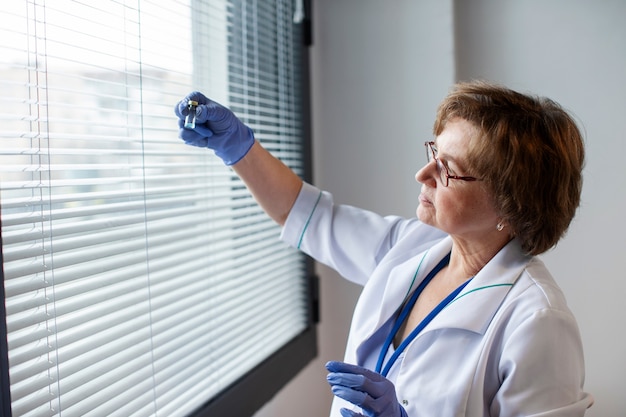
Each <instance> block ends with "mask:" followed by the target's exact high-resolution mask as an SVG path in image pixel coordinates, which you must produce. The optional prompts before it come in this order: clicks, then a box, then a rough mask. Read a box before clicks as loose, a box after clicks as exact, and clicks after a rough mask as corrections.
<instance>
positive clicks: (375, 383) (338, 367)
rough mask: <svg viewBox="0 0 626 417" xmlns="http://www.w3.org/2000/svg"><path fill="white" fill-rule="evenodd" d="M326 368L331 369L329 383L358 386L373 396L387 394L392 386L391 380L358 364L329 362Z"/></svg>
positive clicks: (377, 396) (328, 377)
mask: <svg viewBox="0 0 626 417" xmlns="http://www.w3.org/2000/svg"><path fill="white" fill-rule="evenodd" d="M326 369H328V370H329V371H331V373H330V374H328V376H327V377H326V379H327V380H328V383H329V384H331V385H343V386H346V387H351V388H356V389H358V390H360V391H364V392H367V393H368V394H369V395H370V396H372V397H373V398H379V397H380V396H382V395H385V394H386V393H387V392H388V391H389V390H390V389H391V388H392V384H391V382H390V381H388V380H387V379H386V378H385V377H383V376H382V375H380V374H378V373H376V372H373V371H370V370H369V369H366V368H363V367H360V366H357V365H351V364H348V363H344V362H328V363H327V364H326Z"/></svg>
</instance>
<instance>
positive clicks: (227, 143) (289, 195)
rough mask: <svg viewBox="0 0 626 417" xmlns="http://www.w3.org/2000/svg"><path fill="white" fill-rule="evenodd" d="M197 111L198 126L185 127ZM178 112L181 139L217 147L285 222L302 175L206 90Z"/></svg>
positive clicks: (190, 98)
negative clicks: (257, 138) (215, 100)
mask: <svg viewBox="0 0 626 417" xmlns="http://www.w3.org/2000/svg"><path fill="white" fill-rule="evenodd" d="M190 101H191V102H192V104H193V106H191V107H190V106H189V102H190ZM194 112H195V121H194V122H195V123H193V125H194V126H193V127H191V126H189V127H185V123H186V121H185V119H186V118H187V116H188V115H189V114H190V113H191V115H192V116H193V114H194ZM175 113H176V115H177V116H178V119H179V120H178V125H179V128H180V131H179V136H180V137H181V139H183V140H184V141H185V143H186V144H188V145H192V146H198V147H203V148H210V149H213V150H214V151H215V154H216V155H217V156H219V157H220V158H221V159H222V160H223V161H224V163H225V164H226V165H230V166H231V167H232V168H233V170H234V171H235V173H236V174H237V175H238V176H239V177H240V178H241V179H242V180H243V182H244V183H245V184H246V186H247V187H248V189H249V190H250V192H251V193H252V195H253V196H254V198H255V199H256V201H257V202H258V203H259V205H260V206H261V207H262V208H263V210H265V212H266V213H267V214H268V215H269V216H270V217H271V218H272V219H273V220H274V221H275V222H277V223H278V224H280V225H283V224H284V223H285V220H286V219H287V215H288V214H289V211H290V210H291V207H292V206H293V203H294V201H295V200H296V197H297V196H298V193H299V192H300V188H301V187H302V180H301V179H300V177H298V176H297V175H296V174H295V173H294V172H293V171H292V170H291V169H290V168H289V167H287V166H286V165H285V164H284V163H283V162H282V161H280V160H279V159H277V158H275V157H274V156H273V155H272V154H271V153H269V152H268V151H267V150H266V149H264V148H263V147H262V146H261V145H260V144H259V142H257V141H256V140H255V139H254V133H253V132H252V129H250V128H249V127H248V126H246V125H244V124H243V123H242V122H241V121H240V120H239V119H238V118H237V117H236V116H235V115H234V114H233V113H232V112H231V111H230V110H229V109H227V108H226V107H224V106H222V105H220V104H218V103H216V102H214V101H212V100H210V99H208V98H206V97H205V96H204V95H203V94H202V93H199V92H193V93H191V94H189V95H188V96H187V97H185V98H184V99H183V100H181V101H180V102H179V103H178V104H177V105H176V107H175ZM192 118H193V117H192ZM188 122H189V120H188Z"/></svg>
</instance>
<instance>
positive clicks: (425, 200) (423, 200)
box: [419, 194, 433, 205]
mask: <svg viewBox="0 0 626 417" xmlns="http://www.w3.org/2000/svg"><path fill="white" fill-rule="evenodd" d="M419 201H420V203H421V204H430V205H432V204H433V202H432V201H431V200H430V198H428V197H426V196H425V195H424V194H420V196H419Z"/></svg>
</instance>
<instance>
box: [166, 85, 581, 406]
mask: <svg viewBox="0 0 626 417" xmlns="http://www.w3.org/2000/svg"><path fill="white" fill-rule="evenodd" d="M189 99H193V100H195V101H198V102H199V103H200V106H199V107H198V109H197V111H196V115H197V123H198V124H197V127H196V128H195V130H187V129H184V128H183V127H182V126H183V119H184V117H185V115H186V114H187V107H186V103H187V102H188V100H189ZM176 113H177V115H178V116H179V118H180V126H181V137H182V138H183V139H184V140H185V141H186V143H188V144H190V145H194V146H206V147H209V148H212V149H214V150H215V151H216V154H217V155H219V156H221V157H222V159H223V160H224V161H225V163H226V164H228V165H232V168H233V169H234V170H235V172H236V173H237V174H238V175H239V176H240V177H241V178H242V179H243V181H244V182H245V183H246V185H247V186H248V188H249V189H250V191H251V192H252V193H253V195H254V197H255V198H256V199H257V201H258V202H259V204H261V206H262V207H263V208H264V210H265V211H266V212H267V213H268V214H269V215H270V216H271V217H272V218H273V219H274V220H275V221H276V222H278V223H279V224H281V225H283V231H282V238H283V239H284V240H285V241H286V242H288V243H290V244H291V245H293V246H295V247H297V248H299V249H300V250H302V251H304V252H306V253H308V254H310V255H311V256H312V257H314V258H315V259H316V260H318V261H320V262H322V263H325V264H327V265H329V266H331V267H333V268H334V269H336V270H337V271H338V272H339V273H340V274H341V275H343V276H344V277H346V278H347V279H350V280H352V281H354V282H356V283H359V284H361V285H363V292H362V294H361V296H360V298H359V301H358V303H357V306H356V309H355V312H354V317H353V321H352V325H351V329H350V335H349V338H348V343H347V348H346V354H345V363H343V362H329V363H328V364H327V368H328V370H329V371H330V373H329V375H328V382H329V383H330V385H331V387H332V390H333V393H334V394H335V396H336V397H335V400H334V402H333V406H332V410H331V416H339V415H342V416H359V415H367V416H416V417H417V416H428V417H431V416H532V415H541V416H582V415H583V414H584V412H585V410H586V409H587V408H588V407H589V406H590V405H591V404H592V403H593V399H592V397H591V396H590V395H589V394H586V393H584V392H583V389H582V387H583V380H584V363H583V353H582V352H583V349H582V345H581V340H580V335H579V331H578V327H577V324H576V321H575V318H574V317H573V315H572V313H571V312H570V310H569V309H568V308H567V305H566V302H565V299H564V297H563V294H562V292H561V290H560V289H559V288H558V286H557V284H556V283H555V282H554V280H553V279H552V277H551V276H550V274H549V272H548V271H547V269H546V267H545V266H544V265H543V263H542V262H541V261H540V260H539V259H538V258H537V257H536V255H539V254H541V253H543V252H545V251H546V250H548V249H550V248H551V247H553V246H554V245H556V243H557V242H558V240H559V239H560V238H561V236H562V235H563V234H564V233H565V231H566V229H567V227H568V226H569V223H570V221H571V220H572V218H573V216H574V214H575V211H576V209H577V207H578V204H579V201H580V193H581V186H582V175H581V172H582V167H583V161H584V148H583V141H582V137H581V134H580V132H579V130H578V128H577V127H576V124H575V122H574V121H573V120H572V118H571V117H570V116H569V115H568V114H567V113H566V112H565V111H564V110H563V109H562V108H561V107H560V106H559V105H557V104H556V103H554V102H552V101H550V100H547V99H542V98H536V97H531V96H527V95H523V94H520V93H517V92H514V91H511V90H509V89H506V88H504V87H501V86H496V85H491V84H488V83H484V82H472V83H461V84H458V85H456V86H455V88H454V90H453V91H452V92H451V93H450V95H449V96H448V97H447V98H446V99H445V100H444V101H443V102H442V104H441V105H440V107H439V110H438V114H437V118H436V121H435V125H434V135H435V139H434V141H429V142H426V144H425V147H426V153H427V156H428V163H427V164H426V165H425V166H424V167H423V168H422V169H421V170H420V171H419V172H418V173H417V175H416V180H417V181H418V182H420V183H421V184H422V186H421V194H420V197H419V202H420V204H419V206H418V208H417V219H402V218H399V217H394V216H388V217H382V216H379V215H377V214H374V213H371V212H368V211H365V210H360V209H357V208H354V207H350V206H344V205H336V204H334V203H333V199H332V196H331V195H330V194H328V193H326V192H322V191H320V190H318V189H317V188H315V187H313V186H312V185H310V184H306V183H303V182H302V181H301V180H300V179H299V177H297V176H296V175H295V174H294V173H292V172H291V171H290V170H289V168H287V167H286V166H285V165H283V164H282V163H281V162H280V161H278V160H277V159H275V158H274V157H272V156H271V155H270V154H269V153H268V152H267V151H265V150H264V149H263V148H262V147H261V146H260V145H259V144H258V143H257V142H255V140H254V136H253V133H252V131H251V130H250V129H249V128H247V127H246V126H245V125H243V124H242V123H241V122H240V121H239V120H237V119H236V117H235V116H234V115H233V114H232V113H231V112H230V111H228V110H227V109H225V108H224V107H222V106H220V105H218V104H216V103H214V102H211V101H210V100H208V99H207V98H206V97H204V96H203V95H201V94H200V93H192V94H191V95H190V96H188V97H187V98H185V100H183V101H181V103H179V105H178V106H177V107H176ZM418 219H419V220H418Z"/></svg>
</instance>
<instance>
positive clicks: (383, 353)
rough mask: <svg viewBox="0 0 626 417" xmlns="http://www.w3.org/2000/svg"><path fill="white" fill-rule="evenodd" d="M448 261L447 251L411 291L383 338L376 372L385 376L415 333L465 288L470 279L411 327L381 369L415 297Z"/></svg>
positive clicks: (415, 299) (413, 303)
mask: <svg viewBox="0 0 626 417" xmlns="http://www.w3.org/2000/svg"><path fill="white" fill-rule="evenodd" d="M449 262H450V254H449V253H448V254H447V255H446V256H445V257H444V258H443V259H442V260H441V261H440V262H439V263H438V264H437V266H435V268H433V270H432V271H430V273H429V274H428V276H427V277H426V278H425V279H424V280H423V281H422V282H421V283H420V285H419V286H418V287H417V289H416V290H415V292H414V293H413V295H412V296H411V298H410V299H409V301H408V302H407V303H406V304H405V305H404V307H403V308H402V311H401V312H400V315H399V316H398V318H397V319H396V322H395V323H394V325H393V328H392V329H391V332H390V333H389V335H388V336H387V339H386V340H385V343H384V344H383V347H382V349H381V350H380V354H379V355H378V362H377V363H376V372H378V373H379V374H381V375H382V376H387V374H388V373H389V370H390V369H391V367H392V366H393V364H394V363H395V362H396V360H397V359H398V357H399V356H400V354H401V353H402V352H403V351H404V350H405V349H406V347H407V346H408V345H409V344H410V343H411V342H412V341H413V339H415V338H416V337H417V335H418V334H419V333H420V332H421V331H422V330H423V329H424V327H426V326H427V325H428V323H430V322H431V321H432V320H433V319H434V318H435V317H436V316H437V314H439V312H440V311H441V310H443V309H444V308H445V307H446V306H447V305H448V304H450V303H451V302H452V300H454V298H455V297H456V296H457V295H459V293H460V292H461V291H462V290H463V288H465V286H466V285H467V284H468V283H469V282H470V280H467V281H465V282H464V283H463V284H461V285H460V286H459V287H458V288H457V289H455V290H454V291H452V293H450V294H449V295H448V296H447V297H446V298H445V299H444V300H443V301H441V302H440V303H439V304H438V305H437V307H435V308H434V309H433V311H431V312H430V313H429V314H428V315H427V316H426V317H425V318H424V319H423V320H422V321H421V323H420V324H419V325H418V326H417V327H416V328H415V329H413V331H412V332H411V333H410V334H409V336H408V337H407V338H406V339H404V340H403V341H402V343H400V346H398V348H397V349H396V350H395V352H393V355H391V358H389V362H387V365H385V368H384V369H383V362H384V360H385V356H387V351H388V350H389V346H391V343H392V342H393V338H394V337H395V336H396V334H397V333H398V330H400V327H401V326H402V323H404V321H405V320H406V318H407V317H408V315H409V313H410V312H411V310H412V309H413V306H414V305H415V302H416V301H417V298H418V297H419V295H420V294H421V293H422V291H424V288H426V286H427V285H428V283H429V282H430V281H431V280H432V279H433V277H434V276H435V275H437V273H438V272H439V271H441V270H442V269H443V268H444V267H445V266H446V265H448V263H449ZM381 370H382V372H381Z"/></svg>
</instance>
